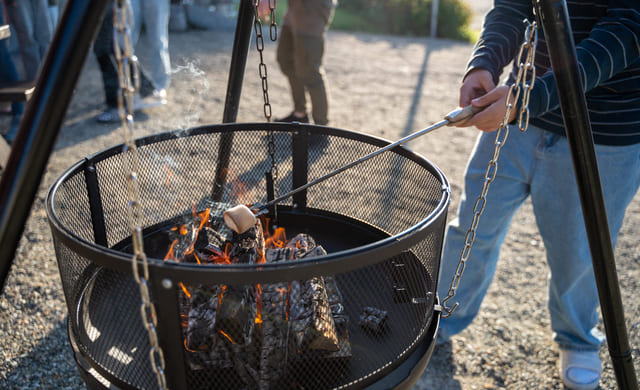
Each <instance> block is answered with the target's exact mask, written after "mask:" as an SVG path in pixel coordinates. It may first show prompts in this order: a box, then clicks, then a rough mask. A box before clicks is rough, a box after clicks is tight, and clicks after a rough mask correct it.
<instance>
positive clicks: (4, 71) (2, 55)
mask: <svg viewBox="0 0 640 390" xmlns="http://www.w3.org/2000/svg"><path fill="white" fill-rule="evenodd" d="M4 23H5V18H4V14H3V12H2V7H0V24H4ZM18 80H20V75H19V74H18V70H17V68H16V66H15V64H14V62H13V58H12V57H11V53H10V52H9V47H8V42H7V41H6V40H5V41H0V81H5V82H13V81H18ZM23 112H24V103H22V102H13V103H12V104H11V115H12V118H11V125H10V127H9V130H7V132H6V133H5V135H4V137H5V139H6V140H7V141H8V142H13V140H14V139H15V137H16V134H17V133H18V125H19V124H20V119H21V118H22V113H23Z"/></svg>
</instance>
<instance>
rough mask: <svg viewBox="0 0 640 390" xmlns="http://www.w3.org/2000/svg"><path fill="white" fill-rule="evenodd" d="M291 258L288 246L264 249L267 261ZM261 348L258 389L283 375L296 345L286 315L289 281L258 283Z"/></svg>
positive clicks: (280, 260) (267, 386)
mask: <svg viewBox="0 0 640 390" xmlns="http://www.w3.org/2000/svg"><path fill="white" fill-rule="evenodd" d="M292 257H293V251H292V250H291V249H290V248H276V249H271V248H270V249H267V251H266V252H265V258H266V261H267V263H276V262H284V261H289V260H290V259H291V258H292ZM260 301H261V303H262V314H261V315H262V349H261V351H260V361H259V363H260V382H259V388H260V389H261V390H266V389H271V388H274V386H277V383H278V380H280V379H281V378H282V377H283V376H285V375H286V370H287V366H288V364H289V360H290V354H291V355H295V353H296V347H295V345H294V344H293V338H292V337H291V335H290V326H289V325H290V324H289V318H288V313H289V309H288V302H289V283H287V282H282V283H271V284H266V285H263V286H262V294H261V295H260Z"/></svg>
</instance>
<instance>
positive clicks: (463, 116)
mask: <svg viewBox="0 0 640 390" xmlns="http://www.w3.org/2000/svg"><path fill="white" fill-rule="evenodd" d="M480 111H482V109H481V108H478V107H474V106H467V107H464V108H459V109H456V110H453V111H451V112H450V113H448V114H447V115H445V116H444V119H443V120H441V121H440V122H438V123H436V124H434V125H432V126H430V127H427V128H426V129H422V130H419V131H416V132H414V133H411V134H409V135H407V136H406V137H404V138H401V139H399V140H398V141H396V142H394V143H391V144H389V145H387V146H385V147H383V148H380V149H378V150H376V151H375V152H373V153H370V154H367V155H366V156H364V157H361V158H359V159H358V160H355V161H353V162H351V163H349V164H347V165H345V166H342V167H340V168H338V169H336V170H335V171H332V172H329V173H327V174H326V175H324V176H321V177H319V178H317V179H315V180H312V181H310V182H308V183H307V184H305V185H302V186H300V187H297V188H294V189H293V190H291V191H289V192H287V193H286V194H284V195H281V196H279V197H277V198H275V199H273V200H271V201H269V202H267V203H265V204H255V205H253V206H252V207H251V208H249V207H247V206H245V205H237V206H234V207H232V208H230V209H228V210H227V211H225V212H224V215H223V218H224V222H225V223H226V224H227V226H228V227H229V228H230V229H231V230H233V231H235V232H236V233H243V232H245V231H247V230H248V229H249V228H250V227H251V226H253V225H254V224H255V223H256V215H259V214H261V213H263V212H264V211H266V210H267V209H268V208H269V207H271V206H273V205H274V204H276V203H279V202H281V201H283V200H285V199H287V198H289V197H290V196H293V195H295V194H297V193H298V192H300V191H304V190H306V189H307V188H309V187H311V186H313V185H316V184H318V183H320V182H322V181H324V180H326V179H329V178H330V177H333V176H335V175H337V174H338V173H340V172H343V171H345V170H347V169H349V168H351V167H354V166H356V165H358V164H360V163H363V162H365V161H367V160H369V159H370V158H373V157H375V156H377V155H379V154H381V153H384V152H386V151H387V150H389V149H393V148H395V147H396V146H399V145H402V144H404V143H406V142H409V141H411V140H412V139H414V138H418V137H420V136H422V135H425V134H427V133H429V132H431V131H433V130H437V129H439V128H441V127H443V126H447V125H449V126H451V125H454V124H457V123H462V122H464V121H466V120H467V119H469V118H471V117H472V116H474V115H475V114H477V113H478V112H480Z"/></svg>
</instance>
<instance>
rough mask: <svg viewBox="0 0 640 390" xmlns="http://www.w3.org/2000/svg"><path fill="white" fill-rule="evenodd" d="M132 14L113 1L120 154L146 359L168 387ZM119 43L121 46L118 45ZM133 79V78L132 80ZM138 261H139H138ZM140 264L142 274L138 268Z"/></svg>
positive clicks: (125, 1) (123, 3)
mask: <svg viewBox="0 0 640 390" xmlns="http://www.w3.org/2000/svg"><path fill="white" fill-rule="evenodd" d="M132 23H133V15H132V14H131V6H130V4H128V0H116V1H114V2H113V45H114V52H115V57H116V62H117V69H118V80H119V90H118V91H119V93H118V112H119V114H120V119H121V120H122V127H123V131H124V138H125V142H124V146H123V155H124V160H125V164H126V168H127V172H128V176H127V188H128V193H129V204H128V210H127V211H128V217H129V228H130V231H131V240H132V244H133V256H132V259H131V264H132V267H133V277H134V278H135V281H136V283H137V284H138V287H139V289H140V296H141V299H142V304H141V305H140V314H141V316H142V323H143V325H144V327H145V329H146V330H147V333H148V336H149V344H150V346H151V348H150V350H149V359H150V360H151V368H152V369H153V372H154V373H155V374H156V378H157V380H158V386H159V388H160V389H166V388H167V381H166V378H165V374H164V370H165V361H164V354H163V352H162V348H161V347H160V343H159V341H158V334H157V332H156V327H157V325H158V316H157V315H156V309H155V306H154V304H153V303H152V302H151V297H150V294H149V282H148V281H149V265H148V262H147V255H146V254H145V253H144V245H143V238H142V210H141V205H140V183H139V181H138V179H139V178H138V168H139V161H138V153H137V148H136V144H135V140H134V137H133V135H134V131H133V130H134V123H133V111H134V110H133V101H134V96H135V92H136V90H137V89H138V85H139V72H138V66H137V59H136V57H135V56H134V54H133V43H132V39H131V24H132ZM121 45H122V47H121ZM132 78H133V81H132ZM139 263H140V264H139ZM140 265H142V275H140V270H139V267H140Z"/></svg>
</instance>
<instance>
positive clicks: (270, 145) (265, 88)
mask: <svg viewBox="0 0 640 390" xmlns="http://www.w3.org/2000/svg"><path fill="white" fill-rule="evenodd" d="M268 1H269V18H270V19H271V23H270V27H269V36H270V38H271V40H272V41H275V40H276V39H277V38H278V25H277V24H276V18H275V9H276V0H268ZM259 5H260V0H254V1H253V8H254V14H255V15H254V22H253V30H254V32H255V34H256V49H257V50H258V55H259V57H260V63H259V64H258V74H259V75H260V80H261V83H262V97H263V100H264V107H263V111H264V117H265V118H266V119H267V122H271V113H272V111H271V103H270V102H269V83H268V82H267V65H266V64H265V63H264V55H263V53H264V38H263V35H262V21H261V20H260V16H259V11H258V7H259ZM267 152H268V153H269V158H270V159H271V177H272V179H273V182H274V183H276V182H277V179H278V166H277V165H276V144H275V137H274V133H273V130H268V131H267ZM274 187H275V185H274Z"/></svg>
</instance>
